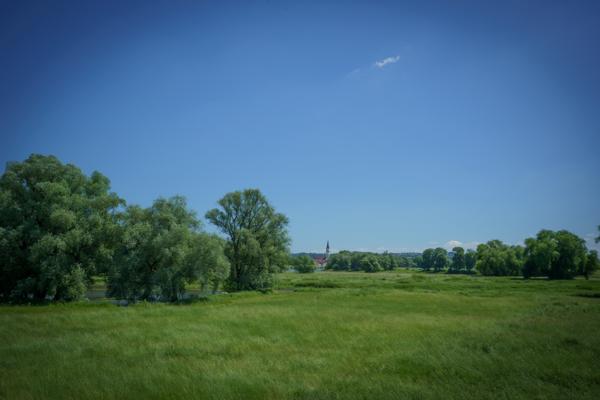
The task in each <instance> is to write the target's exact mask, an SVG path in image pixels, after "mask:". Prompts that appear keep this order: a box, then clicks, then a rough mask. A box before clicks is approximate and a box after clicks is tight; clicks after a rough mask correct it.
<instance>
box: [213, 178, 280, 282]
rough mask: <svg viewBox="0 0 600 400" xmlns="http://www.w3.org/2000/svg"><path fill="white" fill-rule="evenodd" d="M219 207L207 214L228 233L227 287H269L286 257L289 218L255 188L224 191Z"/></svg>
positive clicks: (226, 251)
mask: <svg viewBox="0 0 600 400" xmlns="http://www.w3.org/2000/svg"><path fill="white" fill-rule="evenodd" d="M219 206H220V208H215V209H212V210H210V211H208V212H207V213H206V218H207V219H208V220H209V221H210V222H211V223H213V224H214V225H215V226H217V227H218V228H219V229H220V230H221V231H222V232H223V233H225V234H226V235H227V238H228V242H227V246H226V248H225V254H226V255H227V258H228V259H229V262H230V264H231V272H230V275H229V278H228V280H227V287H228V289H229V290H232V291H238V290H256V289H259V290H262V289H267V288H269V287H271V285H272V277H271V273H273V272H276V271H279V270H281V269H282V268H284V267H285V264H286V263H287V260H288V254H289V250H288V246H289V238H288V233H287V224H288V219H287V217H286V216H285V215H283V214H281V213H277V212H275V209H274V208H273V207H272V206H271V205H270V204H269V203H268V201H267V199H266V198H265V196H263V195H262V193H261V192H260V191H259V190H257V189H246V190H244V191H237V192H232V193H228V194H226V195H225V196H224V197H223V198H222V199H221V200H219Z"/></svg>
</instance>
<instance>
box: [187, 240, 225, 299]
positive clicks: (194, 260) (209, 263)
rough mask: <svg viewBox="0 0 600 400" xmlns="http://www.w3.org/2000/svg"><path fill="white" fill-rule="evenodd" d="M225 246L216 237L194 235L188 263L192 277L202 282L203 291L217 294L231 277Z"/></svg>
mask: <svg viewBox="0 0 600 400" xmlns="http://www.w3.org/2000/svg"><path fill="white" fill-rule="evenodd" d="M225 245H226V243H225V241H224V240H223V239H221V238H220V237H218V236H216V235H208V234H205V233H199V234H198V233H197V234H194V235H193V237H192V243H191V249H190V251H189V253H188V256H187V260H186V263H187V267H188V268H190V272H191V274H192V276H195V277H196V279H197V280H198V282H200V288H201V290H202V291H204V290H205V289H206V288H210V289H211V290H212V292H213V293H214V292H216V291H217V289H218V288H219V286H220V285H222V284H223V283H224V282H225V281H226V280H227V278H228V277H229V260H228V259H227V257H226V256H225Z"/></svg>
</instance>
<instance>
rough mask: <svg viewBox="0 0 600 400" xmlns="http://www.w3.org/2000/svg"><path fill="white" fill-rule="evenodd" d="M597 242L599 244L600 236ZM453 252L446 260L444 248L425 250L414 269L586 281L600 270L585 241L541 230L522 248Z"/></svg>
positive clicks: (491, 245) (485, 246)
mask: <svg viewBox="0 0 600 400" xmlns="http://www.w3.org/2000/svg"><path fill="white" fill-rule="evenodd" d="M598 230H599V231H600V226H599V227H598ZM596 242H600V236H598V237H597V238H596ZM452 252H453V256H452V257H449V256H448V253H447V252H446V250H445V249H443V248H440V247H438V248H436V249H426V250H425V251H423V254H422V256H421V257H419V258H417V260H416V263H417V266H418V267H420V268H422V269H423V270H425V271H434V272H441V271H446V272H448V273H474V272H475V271H477V272H478V273H480V274H481V275H486V276H515V275H522V276H523V277H525V278H530V277H536V276H544V277H548V278H550V279H570V278H574V277H575V276H577V275H582V276H585V277H586V278H588V277H589V276H590V274H592V273H593V272H594V271H596V270H597V269H598V267H600V261H599V260H598V252H597V251H596V250H589V251H588V249H587V247H586V245H585V240H583V239H582V238H580V237H578V236H577V235H575V234H574V233H571V232H569V231H566V230H560V231H551V230H547V229H544V230H541V231H540V232H538V234H537V235H536V237H533V238H527V239H525V246H520V245H507V244H505V243H502V241H500V240H490V241H488V242H487V243H482V244H480V245H478V246H477V250H476V251H473V250H468V251H467V252H466V253H465V250H464V249H463V248H462V247H455V248H453V249H452Z"/></svg>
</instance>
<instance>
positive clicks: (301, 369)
mask: <svg viewBox="0 0 600 400" xmlns="http://www.w3.org/2000/svg"><path fill="white" fill-rule="evenodd" d="M276 279H277V283H276V289H275V291H274V292H273V293H269V294H262V293H256V292H251V293H236V294H231V295H230V294H222V295H215V296H210V297H209V298H208V299H206V300H198V301H195V302H191V303H189V304H181V305H169V304H148V303H142V304H137V305H134V306H129V307H118V306H115V305H114V304H112V303H111V302H108V301H102V300H100V301H89V302H79V303H74V304H52V305H44V306H0V339H1V340H0V398H6V399H58V398H60V399H89V398H150V399H153V398H154V399H159V398H160V399H164V398H170V399H184V398H185V399H189V398H202V399H232V398H245V399H246V398H256V399H264V398H273V399H279V398H283V399H285V398H289V399H301V398H306V399H319V398H339V399H352V398H364V399H366V398H371V399H375V398H377V399H385V398H390V399H391V398H419V399H421V398H425V399H427V398H444V399H449V398H450V399H451V398H456V399H459V398H464V397H467V396H468V397H471V398H488V399H501V398H505V399H518V398H555V399H564V398H568V397H570V398H578V399H585V398H589V399H596V398H599V397H600V275H598V274H596V275H595V276H594V277H592V279H590V280H589V281H585V280H583V279H575V280H569V281H549V280H545V279H535V280H524V279H522V278H493V277H479V276H462V275H446V274H438V275H436V274H427V273H422V272H412V271H401V272H384V273H377V274H365V273H344V272H323V273H315V274H305V275H302V274H295V273H284V274H279V275H278V276H277V278H276Z"/></svg>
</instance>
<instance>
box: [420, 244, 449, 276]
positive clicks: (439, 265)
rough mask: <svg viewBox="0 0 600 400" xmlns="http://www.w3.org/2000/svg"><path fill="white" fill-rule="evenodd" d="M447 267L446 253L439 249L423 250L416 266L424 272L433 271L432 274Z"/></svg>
mask: <svg viewBox="0 0 600 400" xmlns="http://www.w3.org/2000/svg"><path fill="white" fill-rule="evenodd" d="M448 265H449V261H448V252H447V251H446V250H445V249H443V248H441V247H437V248H435V249H425V250H424V251H423V254H422V255H421V259H420V263H419V264H418V266H419V267H420V268H422V269H423V270H424V271H431V270H433V271H434V272H440V271H443V270H444V269H446V267H448Z"/></svg>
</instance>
